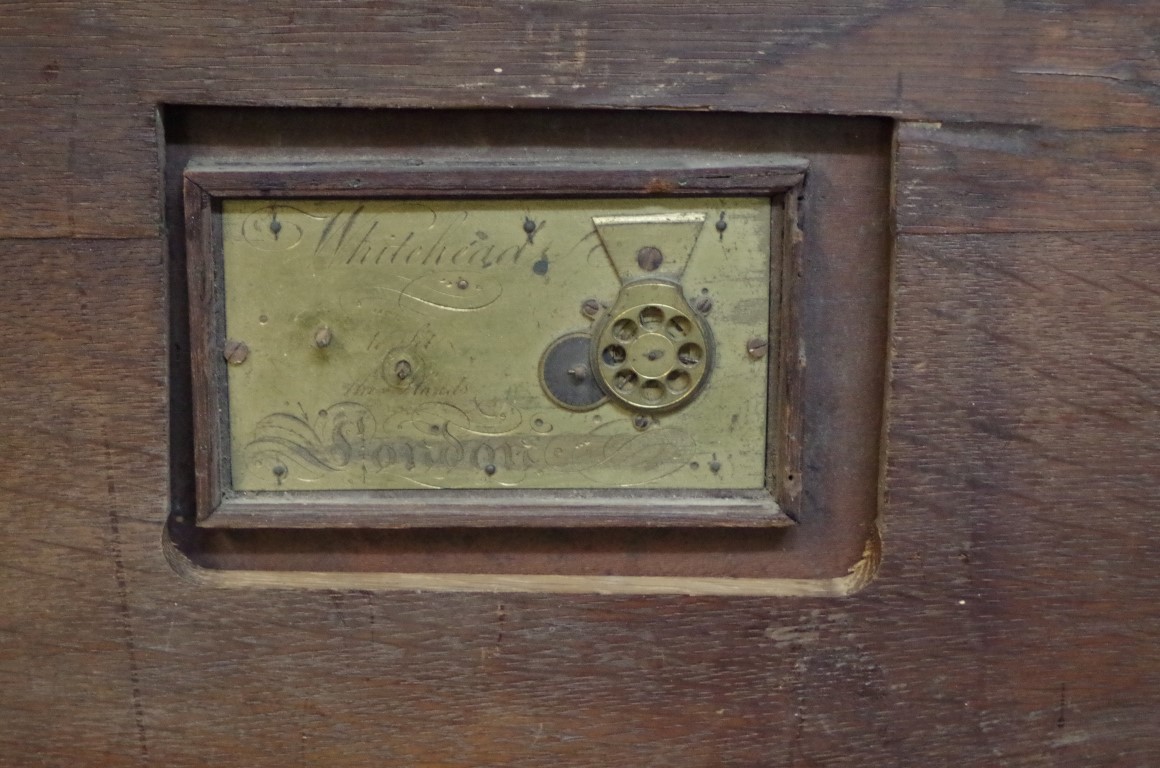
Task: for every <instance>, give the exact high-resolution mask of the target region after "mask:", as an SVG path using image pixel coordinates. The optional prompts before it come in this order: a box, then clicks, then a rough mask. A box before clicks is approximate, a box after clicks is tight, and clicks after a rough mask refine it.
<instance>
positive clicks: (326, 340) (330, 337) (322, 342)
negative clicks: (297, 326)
mask: <svg viewBox="0 0 1160 768" xmlns="http://www.w3.org/2000/svg"><path fill="white" fill-rule="evenodd" d="M332 341H334V334H333V333H331V332H330V329H329V328H327V327H326V326H325V325H324V326H322V327H321V328H319V329H318V330H317V331H315V332H314V346H316V347H318V348H319V349H325V348H326V347H329V346H330V342H332Z"/></svg>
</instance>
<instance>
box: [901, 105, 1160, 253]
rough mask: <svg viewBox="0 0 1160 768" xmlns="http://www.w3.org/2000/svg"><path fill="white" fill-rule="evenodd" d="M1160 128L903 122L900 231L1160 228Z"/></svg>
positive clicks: (1056, 230)
mask: <svg viewBox="0 0 1160 768" xmlns="http://www.w3.org/2000/svg"><path fill="white" fill-rule="evenodd" d="M1157 148H1160V133H1158V132H1156V131H1134V130H1132V131H1056V130H1048V129H1037V128H1020V127H1014V126H984V125H943V124H930V123H924V124H917V125H911V124H908V125H904V126H903V127H902V128H901V129H900V130H899V134H898V178H897V185H898V191H897V195H898V203H897V215H898V228H899V230H900V231H902V232H913V233H918V234H939V233H948V232H1029V231H1030V232H1043V231H1055V232H1085V231H1092V230H1101V231H1107V230H1129V231H1130V230H1149V229H1151V230H1155V229H1160V187H1158V186H1157V179H1160V153H1158V152H1157Z"/></svg>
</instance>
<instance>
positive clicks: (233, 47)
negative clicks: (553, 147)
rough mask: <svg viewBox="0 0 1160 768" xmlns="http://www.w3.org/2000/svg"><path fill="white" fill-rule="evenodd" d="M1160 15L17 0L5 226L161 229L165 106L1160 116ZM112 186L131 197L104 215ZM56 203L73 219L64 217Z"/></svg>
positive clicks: (9, 52) (1089, 7)
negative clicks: (159, 125) (17, 174)
mask: <svg viewBox="0 0 1160 768" xmlns="http://www.w3.org/2000/svg"><path fill="white" fill-rule="evenodd" d="M1158 23H1160V12H1158V10H1157V7H1156V4H1155V3H1154V2H1149V0H1138V1H1137V2H1134V3H1129V2H1120V3H1115V4H1113V5H1108V4H1106V3H1101V2H1097V0H1089V1H1088V2H1078V3H1069V4H1066V5H1065V4H1061V3H1055V2H1041V3H1027V4H1021V5H1019V6H1018V7H1012V6H1010V5H1009V4H998V3H990V2H972V3H960V2H947V1H945V0H944V2H940V3H937V4H933V5H931V6H929V7H915V4H914V3H910V2H906V1H905V0H880V1H879V2H874V3H860V2H849V0H826V1H825V2H817V1H816V0H794V2H789V3H787V2H782V3H778V5H777V6H776V9H770V8H769V6H768V5H767V4H764V3H753V2H749V1H747V0H736V1H735V2H731V3H726V4H724V5H722V4H717V5H714V6H712V7H708V6H706V5H705V4H703V3H698V2H693V1H692V0H669V1H666V2H663V3H661V2H656V3H653V4H651V5H650V6H647V7H641V6H639V5H634V4H624V3H619V2H609V1H608V0H604V1H603V2H594V3H584V4H581V5H580V6H577V5H576V4H574V3H560V2H550V3H539V4H537V5H536V6H534V7H532V8H528V7H525V6H524V5H523V4H520V3H515V2H501V3H489V4H484V5H482V6H481V5H480V4H477V3H462V2H441V3H427V2H416V1H414V0H407V1H405V2H402V1H401V2H396V3H394V4H391V5H388V6H382V7H380V5H378V4H374V3H342V4H330V3H326V4H321V5H318V4H312V5H308V6H305V7H301V8H292V7H287V6H284V5H277V4H273V3H269V2H260V3H247V4H245V5H242V6H238V5H236V4H233V3H229V4H214V3H198V4H196V5H195V6H192V7H191V6H190V5H189V4H187V3H177V2H172V0H168V1H167V2H152V3H140V2H126V3H107V4H99V5H96V6H93V5H92V4H91V3H85V2H77V1H76V0H62V1H61V2H54V3H51V4H47V5H46V4H43V3H35V4H17V5H16V6H10V7H9V8H7V9H6V13H5V32H6V34H7V35H9V36H10V39H11V40H12V41H13V42H14V44H13V45H10V46H7V47H5V48H3V49H0V67H3V71H4V72H5V78H4V82H3V83H0V97H3V107H2V110H3V111H2V112H0V114H2V115H3V119H0V139H2V140H3V141H4V145H5V146H6V147H12V148H14V149H15V150H16V151H15V152H14V153H11V154H8V155H6V156H5V157H2V158H0V170H12V171H16V170H20V171H21V172H22V174H24V178H25V180H26V184H25V185H24V186H23V191H22V192H21V193H20V194H19V196H17V195H15V193H14V188H13V187H4V188H3V189H0V203H4V204H0V234H3V235H5V236H9V237H25V236H32V237H35V236H43V235H51V236H75V235H79V236H88V235H91V234H94V233H96V232H98V231H101V232H105V233H107V234H110V235H115V236H126V235H128V236H146V235H147V234H148V230H151V229H152V230H154V231H155V228H156V224H157V218H156V215H157V211H158V204H157V202H156V198H152V199H151V198H150V197H149V195H150V191H151V190H152V191H153V192H154V194H155V192H156V185H155V184H154V183H153V182H154V181H155V180H156V177H155V176H153V175H151V174H149V173H147V172H146V171H145V169H146V168H147V167H153V168H155V167H156V165H155V162H156V161H155V159H156V155H157V152H158V149H159V148H158V146H157V144H156V142H155V141H154V139H153V127H154V123H155V110H156V106H157V105H158V104H159V103H177V104H183V103H184V104H250V105H309V106H327V107H330V106H357V107H364V106H393V107H408V106H409V107H419V108H428V107H432V106H441V107H467V108H478V107H525V108H526V107H533V108H540V107H549V106H550V107H567V108H576V107H580V108H609V107H613V108H643V107H663V108H683V109H697V110H704V109H712V110H740V111H749V112H760V111H776V112H782V113H784V112H814V113H829V114H843V113H844V114H877V115H889V116H894V117H899V118H904V119H912V120H914V119H918V120H957V121H987V122H997V121H1002V122H1008V123H1021V124H1041V123H1045V124H1051V125H1056V126H1061V127H1068V128H1093V127H1150V128H1155V127H1158V126H1160V107H1158V105H1157V98H1156V93H1157V88H1158V87H1160V85H1158V81H1160V63H1158V62H1157V55H1156V50H1157V46H1156V40H1155V31H1154V30H1155V25H1156V24H1158ZM336 40H341V41H342V43H341V46H336V45H335V41H336ZM31 126H37V130H30V127H31ZM17 157H19V158H20V159H19V163H20V164H19V166H15V165H11V163H15V162H17V161H16V158H17ZM127 168H133V169H135V170H134V172H132V173H125V170H126V169H127ZM79 169H83V170H79ZM110 191H111V192H114V193H117V192H119V193H120V194H118V195H116V196H117V197H119V198H120V199H125V200H134V201H136V204H134V205H131V206H122V207H119V208H118V209H117V210H115V211H114V210H109V209H108V208H107V206H103V205H101V200H102V199H103V196H104V195H105V194H106V192H110ZM61 196H64V197H65V199H68V200H71V201H72V203H73V204H72V205H70V206H68V207H67V208H62V209H60V210H61V211H65V210H67V214H64V213H60V212H56V211H53V210H52V206H51V201H52V200H53V199H55V198H58V197H61ZM25 200H27V201H28V204H29V205H28V207H25V205H19V204H17V203H20V202H21V201H25ZM37 201H41V202H40V203H39V204H37Z"/></svg>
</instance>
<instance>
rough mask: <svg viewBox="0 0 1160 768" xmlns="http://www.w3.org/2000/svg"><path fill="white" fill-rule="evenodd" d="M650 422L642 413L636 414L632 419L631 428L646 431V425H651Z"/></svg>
mask: <svg viewBox="0 0 1160 768" xmlns="http://www.w3.org/2000/svg"><path fill="white" fill-rule="evenodd" d="M651 421H652V420H651V419H649V417H648V416H645V415H644V414H643V413H638V414H637V415H636V416H634V417H633V418H632V426H634V427H636V428H637V429H648V425H649V424H650V423H651Z"/></svg>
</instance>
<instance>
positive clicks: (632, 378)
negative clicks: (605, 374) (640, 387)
mask: <svg viewBox="0 0 1160 768" xmlns="http://www.w3.org/2000/svg"><path fill="white" fill-rule="evenodd" d="M636 382H637V376H636V374H635V373H633V372H632V371H617V372H616V376H614V377H613V379H612V385H613V386H614V387H616V388H617V389H619V390H620V391H621V392H631V391H632V390H633V389H635V388H636Z"/></svg>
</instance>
